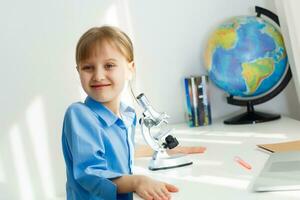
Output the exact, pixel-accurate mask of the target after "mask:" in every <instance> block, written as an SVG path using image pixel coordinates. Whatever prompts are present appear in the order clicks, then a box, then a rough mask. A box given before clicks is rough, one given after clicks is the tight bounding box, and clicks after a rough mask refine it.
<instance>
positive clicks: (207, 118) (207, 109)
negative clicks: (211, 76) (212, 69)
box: [201, 76, 211, 125]
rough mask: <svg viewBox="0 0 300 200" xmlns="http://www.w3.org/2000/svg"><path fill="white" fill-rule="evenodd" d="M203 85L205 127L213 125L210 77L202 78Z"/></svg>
mask: <svg viewBox="0 0 300 200" xmlns="http://www.w3.org/2000/svg"><path fill="white" fill-rule="evenodd" d="M201 84H202V88H203V104H204V113H205V117H204V125H209V124H211V108H210V102H209V91H208V77H207V76H201Z"/></svg>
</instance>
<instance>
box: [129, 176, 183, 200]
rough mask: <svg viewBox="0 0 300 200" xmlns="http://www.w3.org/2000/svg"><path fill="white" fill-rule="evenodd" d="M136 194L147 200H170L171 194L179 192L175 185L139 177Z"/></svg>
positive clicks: (135, 187)
mask: <svg viewBox="0 0 300 200" xmlns="http://www.w3.org/2000/svg"><path fill="white" fill-rule="evenodd" d="M134 189H135V193H136V194H137V195H139V196H140V197H141V198H143V199H146V200H169V199H171V194H170V193H171V192H178V188H177V187H175V186H174V185H171V184H168V183H164V182H160V181H156V180H154V179H151V178H149V177H147V176H142V175H141V176H137V179H136V182H135V186H134Z"/></svg>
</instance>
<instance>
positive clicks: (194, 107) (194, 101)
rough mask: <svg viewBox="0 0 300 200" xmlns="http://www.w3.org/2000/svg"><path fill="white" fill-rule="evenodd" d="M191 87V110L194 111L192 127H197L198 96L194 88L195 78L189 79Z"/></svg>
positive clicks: (195, 87)
mask: <svg viewBox="0 0 300 200" xmlns="http://www.w3.org/2000/svg"><path fill="white" fill-rule="evenodd" d="M191 85H192V94H191V97H192V100H193V101H192V109H193V110H194V116H193V120H194V126H199V121H198V100H197V96H198V90H197V86H196V77H193V76H192V77H191Z"/></svg>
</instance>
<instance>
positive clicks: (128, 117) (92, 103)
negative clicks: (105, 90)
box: [84, 96, 136, 126]
mask: <svg viewBox="0 0 300 200" xmlns="http://www.w3.org/2000/svg"><path fill="white" fill-rule="evenodd" d="M84 103H85V105H87V106H88V107H89V108H90V109H91V110H92V111H94V112H95V113H96V114H97V115H98V116H99V117H100V118H101V119H102V120H103V121H104V122H105V124H106V125H107V126H111V125H113V124H115V123H116V121H117V120H118V119H120V118H119V117H118V116H117V115H116V114H115V113H113V112H112V111H111V110H110V109H109V108H107V107H106V106H104V105H103V104H102V103H100V102H98V101H96V100H94V99H93V98H91V97H89V96H88V97H87V98H86V99H85V102H84ZM120 113H121V115H122V117H123V120H124V123H126V125H131V124H134V125H135V124H136V114H135V111H134V109H133V108H131V107H130V106H128V105H126V104H125V103H123V102H121V103H120Z"/></svg>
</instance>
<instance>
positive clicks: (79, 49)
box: [76, 26, 134, 66]
mask: <svg viewBox="0 0 300 200" xmlns="http://www.w3.org/2000/svg"><path fill="white" fill-rule="evenodd" d="M103 41H107V42H109V43H110V44H112V45H114V46H115V47H116V48H117V49H118V50H119V51H120V53H121V54H122V55H123V56H124V57H125V58H126V59H127V61H128V62H132V61H133V60H134V56H133V45H132V42H131V40H130V38H129V37H128V36H127V35H126V34H125V33H124V32H123V31H121V30H120V29H119V28H117V27H113V26H101V27H94V28H91V29H89V30H88V31H87V32H85V33H84V34H83V35H82V36H81V37H80V39H79V41H78V43H77V46H76V64H77V66H79V64H80V62H81V61H84V60H86V59H88V58H89V57H90V55H91V53H92V51H93V50H94V49H95V47H96V46H97V45H100V44H101V42H103Z"/></svg>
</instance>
